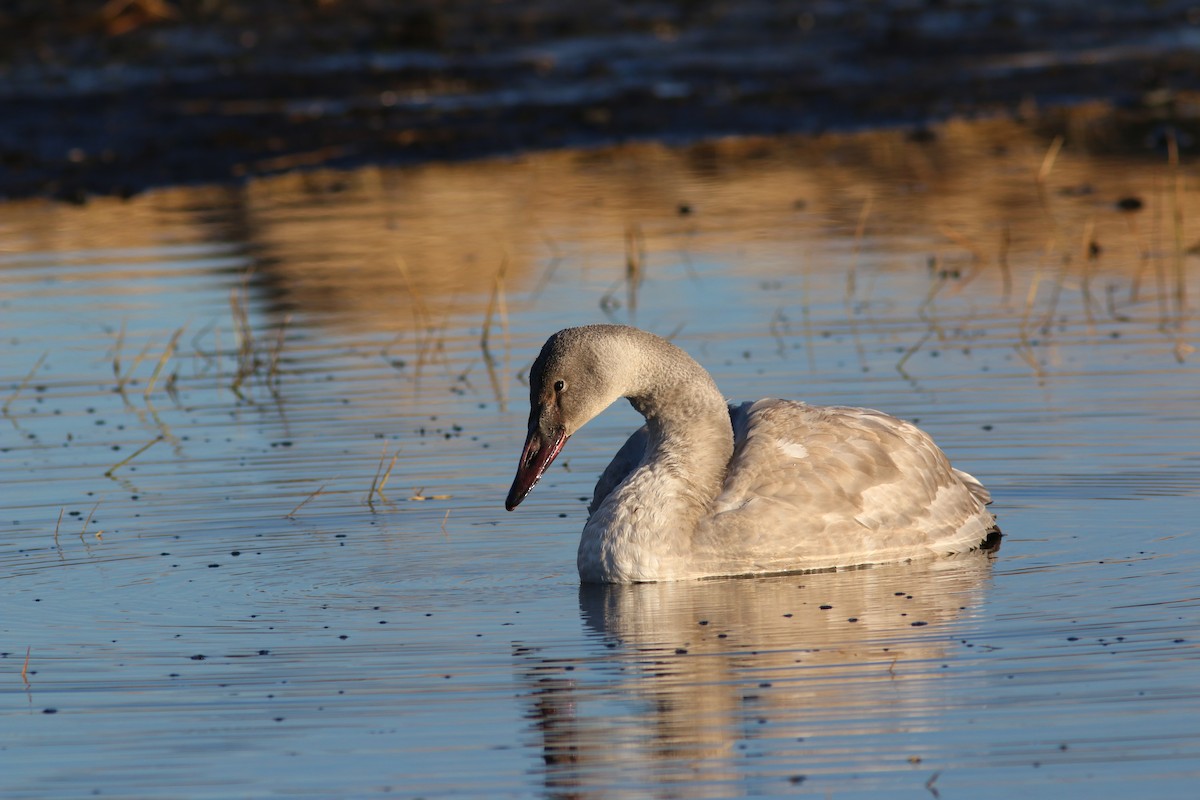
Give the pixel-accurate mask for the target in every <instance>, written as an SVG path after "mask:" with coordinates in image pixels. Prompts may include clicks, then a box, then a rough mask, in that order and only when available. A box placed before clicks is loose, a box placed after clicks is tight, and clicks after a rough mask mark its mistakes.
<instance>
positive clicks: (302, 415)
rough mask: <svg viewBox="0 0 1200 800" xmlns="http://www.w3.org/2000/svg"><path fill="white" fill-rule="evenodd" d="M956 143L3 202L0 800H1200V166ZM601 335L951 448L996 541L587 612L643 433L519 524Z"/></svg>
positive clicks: (593, 451)
mask: <svg viewBox="0 0 1200 800" xmlns="http://www.w3.org/2000/svg"><path fill="white" fill-rule="evenodd" d="M937 133H938V136H937V138H936V140H935V141H932V142H928V141H923V142H912V141H909V140H907V139H906V138H905V137H904V136H902V135H899V134H891V133H876V134H864V135H861V136H856V137H851V138H839V139H825V140H785V141H750V142H746V141H740V142H739V141H730V142H722V143H718V144H712V145H704V146H698V147H693V148H690V149H687V150H683V151H675V150H669V149H664V148H659V147H655V146H640V147H637V148H630V149H622V150H612V151H599V152H586V153H573V152H565V153H555V154H549V155H537V156H528V157H524V158H521V159H517V160H512V161H497V162H487V163H478V164H460V165H454V166H429V167H425V168H420V169H412V170H394V171H379V170H364V171H360V172H354V173H318V174H310V175H307V176H298V177H297V176H292V177H285V178H280V179H276V180H273V181H270V182H258V183H252V184H250V185H248V186H246V187H244V188H241V189H206V188H200V189H176V190H164V191H161V192H156V193H153V194H149V195H146V196H142V197H139V198H136V199H133V200H131V201H128V202H120V201H97V202H93V203H91V204H90V205H88V206H85V207H82V208H76V207H67V206H61V205H44V204H36V203H35V204H17V205H10V206H6V207H0V336H2V337H3V341H4V347H3V349H0V402H3V419H0V430H2V431H3V432H2V433H0V486H2V487H3V489H0V510H2V514H0V579H2V584H0V585H2V586H3V598H4V612H3V617H2V618H0V764H2V769H0V793H2V794H4V796H5V797H13V798H26V797H28V798H44V797H62V798H69V797H82V796H93V795H102V796H110V797H131V798H134V797H136V798H143V797H144V798H158V797H162V798H167V797H197V798H208V797H213V798H216V797H221V798H235V797H236V798H241V797H334V796H344V797H358V796H369V795H374V794H384V793H387V794H389V795H391V796H398V797H407V798H416V797H424V798H441V797H484V796H486V797H595V798H601V797H604V798H610V797H680V798H690V797H740V796H748V795H757V796H788V795H806V794H812V795H818V796H832V797H855V796H863V797H866V796H877V795H882V794H884V793H887V794H888V795H889V796H899V797H915V798H924V797H945V798H952V797H973V798H981V797H982V798H989V797H994V798H1009V797H1013V796H1015V795H1018V794H1020V795H1028V796H1039V797H1062V796H1083V795H1085V794H1086V795H1087V796H1089V797H1114V798H1116V797H1127V796H1130V795H1133V794H1152V795H1154V796H1156V797H1190V796H1193V795H1192V793H1193V792H1194V791H1195V785H1196V782H1197V780H1198V779H1200V545H1198V544H1197V541H1198V540H1197V533H1198V531H1197V523H1196V519H1197V511H1198V510H1200V502H1198V501H1200V368H1198V367H1197V364H1198V363H1200V353H1197V352H1196V351H1195V349H1194V348H1195V347H1196V345H1197V338H1198V337H1197V332H1196V327H1197V323H1198V320H1197V318H1196V313H1195V312H1194V311H1193V310H1192V309H1193V308H1194V307H1195V306H1197V305H1198V304H1200V298H1198V296H1200V282H1198V281H1197V280H1196V266H1195V265H1196V259H1195V256H1194V255H1192V254H1191V253H1190V251H1189V248H1191V247H1192V245H1193V244H1194V243H1195V241H1196V240H1197V239H1198V238H1200V227H1198V226H1197V225H1196V223H1195V215H1196V213H1197V212H1198V211H1200V205H1198V203H1197V189H1198V188H1200V187H1198V186H1197V177H1198V176H1197V173H1196V171H1195V170H1194V169H1193V168H1192V167H1191V166H1190V165H1189V164H1188V163H1187V161H1186V160H1185V162H1184V164H1183V167H1182V168H1180V169H1172V168H1171V167H1169V166H1168V165H1167V164H1166V162H1165V159H1164V160H1163V162H1162V163H1159V162H1156V161H1152V160H1147V159H1142V160H1121V159H1114V158H1101V157H1093V156H1089V155H1087V154H1086V153H1083V152H1079V151H1074V150H1072V148H1070V147H1067V148H1065V149H1064V150H1063V151H1062V152H1061V153H1059V154H1058V156H1057V158H1056V159H1054V160H1053V161H1052V162H1051V161H1050V160H1048V159H1046V158H1045V155H1046V152H1047V149H1048V147H1049V145H1050V143H1049V142H1047V141H1045V140H1043V139H1040V138H1038V137H1037V136H1035V135H1033V134H1032V133H1030V132H1029V131H1028V130H1026V129H1024V128H1020V127H1017V126H1014V125H1011V124H1007V123H988V124H981V125H970V126H968V125H961V124H960V125H951V126H948V127H946V128H943V129H940V130H939V131H938V132H937ZM1039 169H1041V170H1042V176H1041V177H1042V180H1041V181H1040V182H1039V181H1038V180H1036V178H1037V176H1038V172H1039ZM1135 198H1136V202H1134V199H1135ZM1122 200H1124V201H1125V202H1124V203H1123V205H1124V206H1126V207H1133V206H1137V208H1136V210H1122V209H1121V207H1120V206H1121V205H1122V204H1121V202H1120V201H1122ZM607 319H611V320H616V321H621V322H635V323H636V324H638V325H640V326H642V327H646V328H649V329H650V330H653V331H656V332H658V333H660V334H663V335H669V336H673V337H674V339H675V341H676V342H678V343H679V344H680V345H682V346H683V347H685V348H686V349H687V350H689V351H690V352H691V353H693V354H694V355H695V356H696V357H697V358H698V359H699V360H700V361H701V362H703V363H704V364H705V365H707V366H708V367H709V368H710V369H711V370H712V371H713V373H714V375H715V377H716V379H717V381H718V383H719V384H720V385H721V386H722V388H723V389H724V391H725V392H726V393H727V394H728V395H729V396H730V397H731V398H734V399H750V398H757V397H760V396H765V395H783V396H791V397H797V398H804V399H807V400H810V401H814V402H821V403H825V402H830V403H832V402H837V403H850V404H857V405H869V406H874V407H878V408H882V409H885V410H888V411H890V412H892V413H895V414H897V415H899V416H903V417H906V418H909V419H916V420H919V422H920V424H921V425H922V426H924V427H925V428H926V429H927V430H929V431H930V432H931V433H932V434H933V435H934V436H935V437H936V438H937V440H938V441H939V442H940V443H941V444H942V446H943V447H944V449H946V451H947V452H948V453H949V454H950V456H951V457H952V459H953V460H954V461H955V463H956V464H957V465H958V466H960V467H962V468H964V469H967V470H969V471H970V472H972V473H973V474H975V475H977V476H978V477H980V478H981V479H982V480H983V481H984V482H985V483H986V484H987V485H988V486H989V487H990V488H991V490H992V492H993V495H994V496H995V498H996V502H995V506H994V508H995V510H996V511H997V513H998V515H999V518H1000V523H1001V525H1002V527H1003V529H1004V531H1005V533H1006V538H1005V540H1004V544H1003V547H1002V548H1001V550H1000V551H999V553H998V554H996V555H995V556H994V557H987V556H978V557H972V558H966V559H962V560H951V561H943V562H938V563H933V564H914V565H899V566H890V567H879V568H874V569H864V570H851V571H844V572H837V573H820V574H813V575H793V576H784V577H774V578H763V579H743V580H716V581H704V582H693V583H686V584H666V585H642V586H631V587H610V588H585V589H581V588H580V587H579V584H578V581H577V578H576V575H575V568H574V554H575V547H576V543H577V541H578V533H579V530H580V528H581V527H582V524H583V520H584V517H585V511H584V507H585V502H584V501H583V498H585V496H588V495H590V492H591V485H592V482H593V481H594V479H595V476H596V475H597V474H598V473H599V471H600V470H601V469H602V468H603V465H604V464H605V463H606V461H607V458H608V457H609V456H610V455H611V454H612V453H613V452H614V451H615V450H616V448H617V447H618V446H619V444H620V442H621V441H622V440H623V439H622V437H623V436H624V435H625V434H626V433H628V431H629V430H630V429H632V427H634V426H635V425H636V424H637V422H638V418H637V416H636V414H634V412H633V411H632V410H630V409H629V408H627V407H622V408H616V407H614V408H613V409H612V410H610V411H609V412H607V413H606V414H605V415H604V416H602V417H601V418H600V419H598V420H596V421H595V422H594V423H593V424H592V425H590V426H589V427H588V429H587V430H586V431H585V432H584V433H582V434H580V435H578V436H576V437H575V438H574V439H573V440H572V442H571V444H570V446H569V448H568V449H567V451H566V452H565V453H564V455H563V457H562V458H561V459H560V463H559V464H557V465H556V466H555V467H554V469H553V470H552V472H551V474H550V475H548V476H547V479H546V480H545V481H543V483H542V484H541V485H540V486H539V487H538V488H537V490H536V491H535V492H534V493H533V494H532V495H531V497H530V498H529V500H528V501H526V503H525V504H524V505H523V506H522V507H521V508H520V509H519V510H518V511H517V512H516V513H513V514H507V513H505V512H504V510H503V507H502V504H503V497H504V494H505V492H506V491H507V488H508V483H509V481H510V480H511V476H512V471H513V469H514V467H515V463H516V459H517V455H518V451H519V448H520V444H521V441H522V439H523V430H524V418H525V414H526V400H525V397H524V395H525V392H526V387H525V385H524V383H523V378H524V371H525V369H526V368H527V367H528V365H529V363H530V361H531V360H532V358H533V356H534V355H535V354H536V351H537V348H538V347H539V346H540V344H541V342H542V340H543V339H544V338H545V336H546V335H548V334H549V333H550V332H552V331H554V330H556V329H558V328H560V327H563V326H566V325H572V324H579V323H584V322H594V321H604V320H607Z"/></svg>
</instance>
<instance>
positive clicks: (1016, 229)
mask: <svg viewBox="0 0 1200 800" xmlns="http://www.w3.org/2000/svg"><path fill="white" fill-rule="evenodd" d="M1068 123H1069V125H1068V128H1069V132H1070V134H1071V138H1070V139H1068V140H1067V143H1066V144H1065V146H1063V147H1062V148H1061V149H1059V148H1057V147H1056V146H1055V144H1054V140H1053V138H1052V137H1051V136H1049V135H1044V134H1042V133H1039V132H1037V131H1036V130H1035V128H1034V127H1033V126H1031V125H1025V124H1020V123H1017V122H1013V121H1009V120H995V121H986V122H961V121H959V122H949V123H946V124H944V125H941V126H939V127H937V128H935V129H934V134H935V135H934V136H933V137H932V138H931V139H928V138H921V139H920V140H914V137H912V136H909V135H906V134H905V133H903V132H898V131H882V132H880V131H876V132H868V133H861V134H854V135H838V136H825V137H818V138H800V137H789V138H776V139H729V140H721V141H715V142H709V143H704V144H697V145H694V146H690V147H685V148H679V149H672V148H668V147H665V146H662V145H657V144H637V145H627V146H621V147H614V148H609V149H599V150H590V151H582V152H580V151H559V152H549V153H537V154H529V155H523V156H519V157H513V158H510V159H494V160H487V161H478V162H470V163H455V164H430V165H425V166H418V167H406V168H377V167H368V168H364V169H360V170H357V171H353V172H330V171H322V172H312V173H304V174H293V175H287V176H283V177H278V178H271V179H265V180H257V181H253V182H250V183H248V184H246V185H245V186H242V187H228V188H221V187H200V188H172V189H164V190H160V191H156V192H153V193H149V194H146V195H144V196H140V197H136V198H134V199H131V200H128V201H121V200H115V199H97V200H94V201H92V202H90V203H89V204H88V205H87V206H86V207H83V208H75V207H69V206H63V205H50V204H45V203H37V202H27V203H18V204H9V205H6V206H3V207H0V248H2V250H3V252H5V253H8V254H10V255H11V254H20V253H46V252H58V253H64V252H70V251H78V250H96V249H101V248H113V249H139V248H156V247H162V246H164V245H171V244H187V243H198V242H213V243H220V244H222V245H232V246H234V247H235V249H236V250H237V251H238V252H241V253H244V254H245V255H246V256H247V259H248V263H250V264H252V265H253V269H254V271H255V274H254V278H253V280H252V281H251V284H250V285H251V286H252V287H256V288H257V289H258V290H259V291H260V292H262V293H264V294H265V295H266V296H267V298H268V299H269V303H268V307H269V308H270V309H272V310H273V312H274V316H277V317H282V316H284V315H286V314H288V313H296V312H299V313H307V314H315V315H319V316H318V321H319V322H320V323H321V324H326V325H333V326H337V327H340V328H345V329H348V330H351V331H358V332H364V331H381V332H393V331H404V330H409V329H428V328H430V327H436V326H437V325H439V324H440V323H441V322H443V321H444V320H445V319H446V318H447V317H448V316H449V315H450V314H453V313H460V314H464V315H466V316H467V317H468V318H478V319H480V320H481V321H482V319H483V316H484V313H485V311H486V309H487V306H488V304H489V301H490V298H491V296H492V293H493V290H494V287H496V286H497V275H498V274H499V273H500V272H501V270H503V272H504V281H503V282H502V283H501V284H500V285H501V287H502V288H505V289H507V290H508V291H512V292H514V293H516V294H517V299H516V300H515V301H514V302H515V303H517V304H518V305H519V304H521V303H525V304H532V303H533V302H535V301H536V300H535V297H534V290H536V289H537V288H538V287H539V286H540V285H541V283H542V282H543V281H544V280H545V279H546V277H547V276H548V275H550V274H551V273H553V272H555V271H556V270H557V271H558V272H559V274H560V276H561V275H562V274H564V273H565V274H568V275H572V276H583V277H584V278H588V277H589V276H590V277H592V278H594V279H595V280H597V281H598V282H599V285H601V286H611V287H612V290H615V289H616V287H619V286H620V284H621V282H622V281H623V280H626V279H627V278H628V277H629V276H628V272H629V271H630V262H631V261H634V262H637V263H638V268H639V269H641V268H643V267H644V269H645V270H649V271H653V270H656V269H664V268H665V267H664V265H666V264H670V265H674V266H676V267H677V266H678V265H679V264H683V265H685V266H686V265H687V263H688V259H689V251H690V248H692V246H693V244H694V243H695V242H696V241H697V240H701V239H702V241H703V251H704V253H705V254H706V255H707V256H709V257H711V256H713V255H714V254H716V255H717V256H719V257H721V256H724V257H727V258H728V261H729V263H731V264H736V263H738V262H739V261H743V260H753V261H754V262H755V264H756V267H755V273H756V274H761V273H762V272H764V271H766V272H768V273H769V272H772V271H775V272H779V273H781V274H783V273H792V272H797V271H799V267H798V263H799V262H800V261H801V260H803V259H804V258H805V257H806V255H814V256H815V257H816V258H817V259H818V266H817V268H816V271H817V272H819V271H820V263H821V262H820V258H821V253H822V252H823V251H825V250H827V249H828V248H829V247H830V246H831V244H830V242H834V243H836V242H838V241H839V240H841V241H844V242H845V246H846V247H847V248H852V249H853V252H854V253H856V254H860V255H861V256H862V257H867V256H872V257H873V258H874V260H875V262H876V266H877V267H879V268H887V265H888V264H889V263H891V262H890V260H895V259H898V258H899V257H900V256H906V257H909V258H908V259H907V260H906V261H905V262H904V264H905V268H911V264H912V260H911V256H912V255H913V253H914V252H915V253H918V254H920V255H921V256H922V257H926V256H927V257H928V258H929V259H930V260H931V263H932V265H933V266H935V267H941V268H942V269H943V270H944V271H948V272H950V273H952V274H955V275H957V276H958V277H960V278H962V283H963V285H964V286H965V285H966V284H968V283H971V282H974V281H975V280H976V279H977V278H981V279H980V280H979V281H978V284H977V289H978V291H980V292H981V293H993V294H995V293H999V292H1003V293H1004V295H1005V296H1006V297H1007V296H1012V297H1013V298H1014V300H1015V301H1016V302H1018V303H1019V302H1021V301H1022V300H1023V299H1024V293H1025V292H1026V290H1027V288H1028V287H1029V281H1028V280H1026V281H1025V282H1024V283H1020V284H1019V285H1017V284H1016V283H1014V281H1016V280H1017V278H1016V277H1014V275H1016V274H1021V275H1025V276H1027V277H1028V276H1029V275H1031V274H1033V275H1036V276H1040V277H1038V280H1040V281H1041V284H1042V286H1043V287H1045V286H1050V285H1052V284H1053V285H1055V286H1061V285H1063V284H1064V283H1069V284H1071V285H1080V284H1081V285H1082V286H1083V289H1082V291H1084V292H1088V291H1089V289H1088V285H1089V282H1094V281H1098V276H1099V275H1101V274H1109V275H1117V276H1121V277H1122V279H1123V280H1124V281H1125V285H1123V286H1122V292H1123V295H1122V297H1123V298H1124V299H1125V300H1127V301H1128V302H1139V301H1145V302H1157V303H1159V304H1160V306H1161V310H1162V312H1163V314H1164V315H1166V314H1168V312H1172V311H1174V312H1176V313H1179V312H1181V311H1182V309H1183V308H1185V306H1186V297H1185V295H1186V275H1185V273H1186V271H1187V270H1188V269H1191V268H1192V266H1193V264H1192V259H1190V257H1189V252H1190V251H1189V250H1188V248H1189V247H1191V246H1192V244H1193V242H1194V241H1195V239H1196V238H1197V233H1198V232H1196V231H1194V230H1192V226H1191V223H1190V220H1192V219H1193V218H1195V217H1196V216H1197V214H1198V212H1200V206H1198V205H1197V204H1198V202H1200V201H1198V199H1197V192H1196V191H1195V187H1194V186H1193V183H1194V174H1193V173H1194V170H1193V169H1192V168H1191V167H1190V165H1188V164H1184V166H1183V167H1181V168H1176V167H1172V166H1171V165H1170V164H1168V163H1167V162H1166V160H1165V159H1164V160H1163V161H1162V162H1156V161H1153V160H1152V159H1151V158H1149V157H1139V158H1116V157H1108V156H1102V155H1092V154H1089V153H1088V152H1087V151H1086V149H1085V148H1084V147H1083V146H1076V145H1077V142H1082V141H1086V140H1087V136H1086V135H1084V134H1085V133H1086V132H1087V130H1088V126H1089V124H1091V121H1090V117H1089V112H1088V110H1087V109H1083V110H1079V111H1076V112H1073V114H1072V115H1071V116H1070V118H1069V120H1068ZM1099 124H1100V123H1098V122H1097V123H1096V125H1099ZM1129 198H1137V200H1138V201H1139V202H1140V203H1141V207H1140V209H1139V210H1136V211H1129V210H1122V209H1121V208H1120V207H1119V203H1118V201H1120V200H1122V199H1129ZM1127 205H1128V204H1127ZM631 242H636V243H637V244H636V246H634V247H632V248H631V245H630V244H629V243H631ZM642 248H644V250H645V258H644V259H642V258H641V256H640V254H639V255H638V256H637V258H633V255H634V254H633V253H631V249H636V250H638V251H639V253H640V250H641V249H642ZM906 249H907V252H906ZM873 251H874V252H873ZM896 263H897V264H899V262H898V261H897V262H896ZM564 264H565V265H567V266H565V267H564ZM844 268H845V267H844V266H839V268H838V269H839V270H840V269H844ZM850 268H851V270H853V268H854V267H853V263H852V264H851V267H850ZM570 279H572V280H573V279H575V278H570ZM1093 289H1094V292H1095V296H1094V297H1091V298H1089V302H1090V303H1094V305H1095V306H1096V308H1097V313H1099V311H1100V309H1101V308H1102V306H1103V303H1104V298H1103V293H1104V289H1103V287H1100V286H1099V285H1098V283H1097V284H1095V285H1094V287H1093ZM612 290H610V291H612ZM1035 293H1036V292H1035ZM596 295H597V296H596V300H597V302H598V303H599V302H601V301H602V300H603V299H604V298H603V297H602V295H603V296H608V295H607V294H606V293H605V291H604V290H603V289H601V290H599V291H597V293H596ZM611 296H612V297H619V298H622V299H624V298H625V294H624V292H623V290H622V291H612V293H611ZM1150 298H1156V299H1154V300H1150ZM630 300H632V297H630ZM627 302H628V301H627ZM1088 307H1089V309H1090V308H1091V305H1089V306H1088ZM1089 313H1090V311H1089ZM273 322H278V320H277V319H276V320H273Z"/></svg>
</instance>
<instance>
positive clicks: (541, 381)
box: [504, 325, 637, 511]
mask: <svg viewBox="0 0 1200 800" xmlns="http://www.w3.org/2000/svg"><path fill="white" fill-rule="evenodd" d="M629 330H630V329H629V328H624V327H623V326H620V325H589V326H586V327H582V328H567V329H565V330H561V331H559V332H558V333H556V334H554V335H553V336H551V337H550V338H549V339H547V340H546V344H544V345H543V346H542V352H541V353H540V354H538V357H537V360H536V361H534V362H533V367H532V368H531V369H530V371H529V433H528V435H527V436H526V438H525V449H524V450H522V451H521V460H520V462H519V463H518V464H517V475H516V477H515V478H514V479H513V484H512V488H511V489H509V490H508V498H507V499H506V500H505V501H504V507H505V508H507V509H508V510H509V511H512V510H513V509H514V508H516V507H517V506H518V505H519V504H520V502H521V501H522V500H524V499H525V496H526V495H527V494H529V492H530V490H532V489H533V487H534V486H535V485H536V484H537V482H538V480H540V479H541V477H542V474H543V473H545V471H546V469H547V468H548V467H549V466H550V464H551V462H553V461H554V459H555V458H556V457H557V456H558V454H559V453H560V452H562V449H563V446H564V445H565V444H566V443H567V439H569V438H571V435H572V434H574V433H575V431H577V430H579V429H580V428H582V427H583V425H584V423H586V422H587V421H588V420H590V419H591V418H592V417H594V416H596V415H597V414H599V413H600V412H601V411H603V410H604V409H605V408H607V407H608V406H609V405H610V404H611V403H612V402H613V401H614V400H616V399H617V398H618V397H621V396H623V395H624V394H625V393H626V387H627V383H628V380H627V377H628V375H629V374H630V370H631V368H632V364H633V362H634V360H635V358H636V355H637V353H636V352H635V351H634V350H633V348H630V346H629V342H628V341H627V339H628V334H627V333H626V332H627V331H629Z"/></svg>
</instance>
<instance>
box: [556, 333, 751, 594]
mask: <svg viewBox="0 0 1200 800" xmlns="http://www.w3.org/2000/svg"><path fill="white" fill-rule="evenodd" d="M637 352H638V357H637V358H636V359H634V360H633V361H632V362H627V363H629V364H630V369H629V370H628V372H627V374H628V376H629V377H628V379H627V381H628V382H627V385H626V386H625V388H624V390H623V392H622V393H623V395H624V396H625V397H626V398H628V399H629V402H630V403H631V404H632V405H633V407H634V408H636V409H637V410H638V412H639V413H641V414H642V416H644V417H645V418H646V425H647V429H648V433H649V436H648V439H647V444H646V451H645V454H644V456H643V457H642V460H641V462H640V463H639V464H638V465H637V466H636V467H635V468H634V469H633V470H632V471H631V472H630V473H629V475H628V476H627V477H626V478H625V480H624V481H622V482H621V484H620V485H619V486H617V487H616V488H615V489H614V490H613V491H612V492H611V493H610V494H609V496H608V497H607V498H605V500H604V501H603V502H602V503H601V504H600V506H599V508H597V509H596V511H595V513H594V514H592V516H591V518H590V519H589V520H588V523H587V525H586V526H585V527H584V532H583V539H582V541H581V542H580V547H579V569H580V574H581V576H583V577H584V579H585V580H595V581H614V580H616V581H622V582H628V581H642V580H663V579H666V578H668V577H672V576H673V577H686V573H687V571H688V564H689V562H690V560H691V558H692V556H693V553H694V547H693V538H694V534H695V532H696V528H697V527H698V526H699V524H700V523H701V521H702V520H703V519H705V518H706V517H707V516H708V515H709V514H711V513H712V506H713V501H714V500H715V499H716V497H717V495H718V494H719V493H720V491H721V487H722V485H723V483H724V481H725V473H726V470H727V469H728V466H729V459H730V457H731V456H732V455H733V429H732V426H731V425H730V421H729V409H728V407H727V405H726V403H725V399H724V398H723V397H722V395H721V392H720V390H719V389H717V386H716V384H715V383H713V380H712V378H711V377H710V376H709V374H708V373H707V372H705V370H704V368H703V367H701V366H700V365H699V364H697V363H696V362H695V361H694V360H693V359H692V358H691V357H690V356H688V355H687V354H686V353H684V352H683V351H682V350H680V349H679V348H677V347H675V346H674V345H668V344H666V343H665V342H662V340H658V339H652V340H649V344H648V345H643V346H641V347H639V348H638V351H637Z"/></svg>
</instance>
